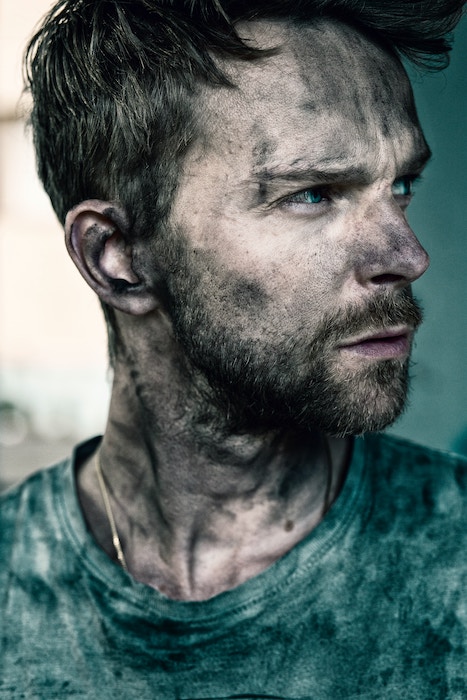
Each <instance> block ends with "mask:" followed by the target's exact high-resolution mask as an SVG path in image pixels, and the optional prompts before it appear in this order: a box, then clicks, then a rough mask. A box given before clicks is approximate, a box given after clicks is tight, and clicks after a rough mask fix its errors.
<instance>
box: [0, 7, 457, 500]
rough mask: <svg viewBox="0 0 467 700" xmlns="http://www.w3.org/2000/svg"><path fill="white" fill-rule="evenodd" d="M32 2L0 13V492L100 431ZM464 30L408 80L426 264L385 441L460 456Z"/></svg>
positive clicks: (96, 378) (91, 339)
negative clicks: (26, 81) (429, 66)
mask: <svg viewBox="0 0 467 700" xmlns="http://www.w3.org/2000/svg"><path fill="white" fill-rule="evenodd" d="M50 6H51V3H50V2H46V1H44V0H16V1H15V2H14V1H13V0H0V488H4V487H5V486H6V485H8V484H11V483H14V482H16V481H18V480H19V479H21V478H23V477H24V476H25V475H26V474H27V473H29V472H32V471H34V470H35V469H38V468H40V467H42V466H45V465H47V464H51V463H53V462H54V461H57V460H59V459H60V458H62V457H64V456H66V455H67V454H68V453H69V451H70V450H71V448H72V446H73V445H74V444H75V443H76V442H78V441H80V440H82V439H84V438H86V437H89V436H91V435H93V434H97V433H99V432H101V431H102V430H103V428H104V425H105V415H106V410H107V405H108V398H109V391H110V377H109V373H108V368H107V358H106V339H105V329H104V322H103V319H102V316H101V312H100V308H99V305H98V303H97V300H96V299H95V297H94V295H93V293H92V292H91V291H90V290H89V289H88V287H87V285H86V284H85V282H84V281H83V280H82V279H81V277H80V275H79V273H78V272H77V270H76V269H75V267H74V265H73V264H72V262H71V261H70V260H69V258H68V255H67V253H66V250H65V246H64V243H63V233H62V231H61V228H60V226H59V224H58V222H57V220H56V218H55V215H54V213H53V211H52V209H51V207H50V204H49V202H48V199H47V197H46V196H45V194H44V193H43V192H42V189H41V186H40V184H39V182H38V180H37V176H36V174H35V165H34V157H33V151H32V146H31V139H30V135H29V133H28V132H27V130H26V128H25V121H24V118H23V115H24V111H25V108H26V107H27V104H25V102H24V100H21V90H22V80H21V56H22V51H23V48H24V45H25V43H26V41H27V39H28V38H29V36H30V35H31V33H32V30H33V28H34V26H35V25H36V23H37V22H38V20H39V19H40V18H41V16H42V15H43V14H44V13H45V12H46V11H47V10H48V9H49V7H50ZM466 59H467V17H466V18H464V20H463V22H462V23H461V25H460V26H459V28H458V30H457V33H456V41H455V45H454V52H453V55H452V61H451V66H450V68H449V69H448V70H447V71H446V72H445V73H444V74H441V75H430V74H425V75H420V74H418V73H417V72H416V71H413V70H411V78H412V82H413V84H414V89H415V93H416V98H417V102H418V107H419V113H420V118H421V121H422V124H423V126H424V128H425V132H426V135H427V137H428V141H429V143H430V145H431V147H432V149H433V152H434V158H433V161H432V163H431V164H430V165H429V167H428V169H427V171H426V175H425V177H424V181H423V182H422V183H421V184H420V185H419V187H418V191H417V195H416V197H415V200H414V202H413V204H412V205H411V211H410V220H411V223H412V225H413V227H414V229H415V231H416V232H417V234H418V236H419V238H420V240H421V242H422V244H423V245H424V246H425V248H426V249H427V250H428V251H429V253H430V255H431V260H432V262H431V267H430V269H429V271H428V272H427V273H426V275H424V277H423V278H422V279H421V280H420V281H419V282H417V284H416V286H415V293H416V295H417V296H418V297H419V299H421V301H422V303H423V306H424V307H425V312H426V321H425V324H424V325H423V327H422V329H421V330H420V331H419V333H418V336H417V343H416V348H415V353H414V363H413V369H412V375H413V385H412V392H411V398H410V405H409V407H408V410H407V412H406V413H405V415H404V416H403V417H402V418H401V419H400V420H399V421H398V422H397V423H396V425H395V426H394V427H393V428H391V431H392V432H394V433H396V434H399V435H402V436H405V437H409V438H411V439H414V440H417V441H421V442H424V443H425V444H428V445H430V446H432V447H437V448H442V449H451V450H455V451H458V452H462V453H464V454H467V372H466V370H465V362H466V359H467V280H466V277H467V255H466V245H465V242H464V241H465V237H466V234H467V60H466Z"/></svg>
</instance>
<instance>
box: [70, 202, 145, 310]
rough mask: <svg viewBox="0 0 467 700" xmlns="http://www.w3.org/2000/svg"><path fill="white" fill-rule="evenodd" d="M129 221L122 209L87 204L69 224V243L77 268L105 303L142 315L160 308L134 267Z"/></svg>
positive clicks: (74, 211)
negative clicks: (126, 225) (129, 237)
mask: <svg viewBox="0 0 467 700" xmlns="http://www.w3.org/2000/svg"><path fill="white" fill-rule="evenodd" d="M125 221H126V217H125V216H124V213H123V212H122V211H121V209H120V208H119V207H117V206H116V205H115V204H111V203H110V202H103V201H101V200H94V199H92V200H86V201H84V202H81V203H80V204H78V205H77V206H76V207H74V208H73V209H71V210H70V211H69V212H68V214H67V217H66V220H65V240H66V246H67V249H68V252H69V254H70V256H71V258H72V260H73V262H74V263H75V265H76V267H77V268H78V270H79V271H80V273H81V274H82V276H83V277H84V279H85V280H86V282H87V283H88V284H89V285H90V287H91V288H92V289H93V290H94V291H95V292H96V294H97V295H98V296H99V297H100V299H101V300H102V301H104V302H105V303H107V304H109V305H110V306H113V307H114V308H116V309H119V310H120V311H124V312H126V313H129V314H133V315H141V314H145V313H148V312H149V311H152V310H153V309H154V308H155V307H156V306H157V299H156V298H155V296H154V294H153V292H152V287H151V285H146V284H145V282H144V280H142V279H140V278H139V277H138V275H137V274H136V273H135V271H134V270H133V267H132V247H131V245H130V244H128V242H127V240H126V237H125V231H124V227H125Z"/></svg>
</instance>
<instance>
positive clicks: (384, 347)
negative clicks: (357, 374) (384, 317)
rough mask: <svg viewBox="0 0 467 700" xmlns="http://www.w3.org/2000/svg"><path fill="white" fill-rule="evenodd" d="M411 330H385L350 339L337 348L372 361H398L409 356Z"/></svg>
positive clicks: (405, 328)
mask: <svg viewBox="0 0 467 700" xmlns="http://www.w3.org/2000/svg"><path fill="white" fill-rule="evenodd" d="M411 339H412V329H410V328H407V327H404V328H395V329H385V330H382V331H378V332H375V333H372V334H366V335H365V336H361V337H359V338H356V339H350V340H348V341H346V342H345V343H342V344H341V345H340V346H339V349H340V350H343V351H345V352H349V353H355V354H357V355H360V356H363V357H369V358H374V359H381V360H383V359H384V360H387V359H398V358H402V357H404V356H406V355H408V354H409V351H410V346H411Z"/></svg>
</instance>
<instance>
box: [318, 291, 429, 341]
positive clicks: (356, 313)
mask: <svg viewBox="0 0 467 700" xmlns="http://www.w3.org/2000/svg"><path fill="white" fill-rule="evenodd" d="M422 321H423V309H422V307H421V305H420V302H419V301H417V299H415V298H414V297H413V296H412V293H411V291H410V290H407V289H405V290H403V291H402V292H400V293H399V294H398V295H396V296H395V295H394V293H390V292H384V293H381V294H378V296H375V297H373V298H372V299H369V300H368V302H367V303H366V304H365V306H364V307H360V306H358V307H357V305H349V306H347V307H346V308H344V309H340V310H339V311H338V312H336V313H334V314H328V315H327V316H325V318H324V319H323V322H322V324H321V328H320V332H319V335H320V338H321V339H323V340H324V339H326V342H328V343H329V342H330V341H331V342H338V341H341V340H344V339H345V338H346V337H348V336H351V335H359V334H360V333H365V332H368V331H373V330H381V328H387V327H388V326H399V325H404V326H405V325H407V326H410V327H411V328H413V329H414V330H416V329H417V328H418V327H419V326H420V324H421V323H422Z"/></svg>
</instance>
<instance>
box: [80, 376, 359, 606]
mask: <svg viewBox="0 0 467 700" xmlns="http://www.w3.org/2000/svg"><path fill="white" fill-rule="evenodd" d="M161 369H162V371H160V374H159V378H157V377H152V380H151V385H150V387H148V386H147V384H145V383H143V382H140V381H139V379H138V377H137V376H135V372H134V371H133V373H132V374H131V378H130V376H129V375H130V372H128V373H127V371H125V370H124V369H123V368H118V367H117V369H116V374H115V382H114V387H113V392H112V401H111V406H110V412H109V420H108V425H107V428H106V431H105V435H104V438H103V441H102V445H101V447H100V461H101V464H102V471H103V473H104V476H105V480H106V483H107V487H108V491H109V497H110V503H111V507H112V511H113V514H114V518H115V522H116V526H117V530H118V534H119V537H120V540H121V543H122V548H123V551H124V554H125V559H126V562H127V564H128V569H129V571H130V573H131V574H132V575H133V576H134V578H136V579H137V580H139V581H141V582H143V583H146V584H148V585H150V586H153V587H154V588H157V589H158V590H160V591H161V592H163V593H165V594H166V595H167V596H169V597H171V598H175V599H183V600H203V599H206V598H209V597H212V596H214V595H216V594H218V593H220V592H222V591H225V590H228V589H230V588H233V587H235V586H237V585H239V584H240V583H242V582H244V581H245V580H247V579H248V578H250V577H252V576H254V575H256V574H258V573H260V572H261V571H263V570H264V569H266V568H267V567H268V566H269V565H271V564H272V563H273V562H274V561H275V560H276V559H278V558H279V557H281V556H283V555H284V554H285V553H286V552H287V551H288V550H289V549H291V548H292V547H293V546H294V545H295V544H296V543H297V542H299V541H300V540H301V539H303V537H305V536H306V535H307V534H308V533H309V532H310V531H311V530H312V529H313V528H314V527H316V525H317V524H318V523H319V522H320V521H321V519H322V518H323V517H324V515H325V513H326V511H327V509H328V508H329V507H330V505H331V504H332V502H333V501H334V500H335V498H336V496H337V494H338V492H339V489H340V486H341V484H342V482H343V479H344V477H345V468H346V463H347V458H348V449H349V445H348V442H347V441H346V440H341V439H335V438H334V439H332V438H327V437H326V436H324V435H323V434H321V433H319V432H305V431H279V430H271V431H264V432H259V431H255V432H252V433H246V432H244V431H242V433H241V434H238V433H237V434H236V433H235V432H233V431H232V430H229V428H228V426H227V425H226V424H225V422H224V421H222V420H221V416H220V415H218V414H217V413H216V411H214V410H213V409H212V404H209V405H206V406H203V405H202V401H203V399H202V398H201V397H200V394H199V392H198V391H195V392H194V391H193V384H190V386H187V385H186V382H183V381H181V379H180V376H178V377H175V376H174V372H171V371H169V368H168V367H165V371H163V370H164V368H163V367H162V368H161ZM78 488H79V492H80V497H81V502H82V506H83V510H84V513H85V516H86V518H87V520H88V523H89V525H90V527H91V530H92V531H93V534H94V536H95V538H96V540H97V542H98V543H99V544H100V545H101V547H102V548H103V549H104V550H106V551H107V552H108V554H109V555H110V556H111V557H112V558H114V559H115V548H114V545H113V543H112V539H111V530H110V526H109V521H108V517H107V514H106V511H105V507H104V503H103V501H102V496H101V492H100V489H99V483H98V479H97V474H96V470H95V463H94V461H93V460H91V461H90V462H88V463H87V464H85V465H83V468H82V469H80V471H79V474H78Z"/></svg>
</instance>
